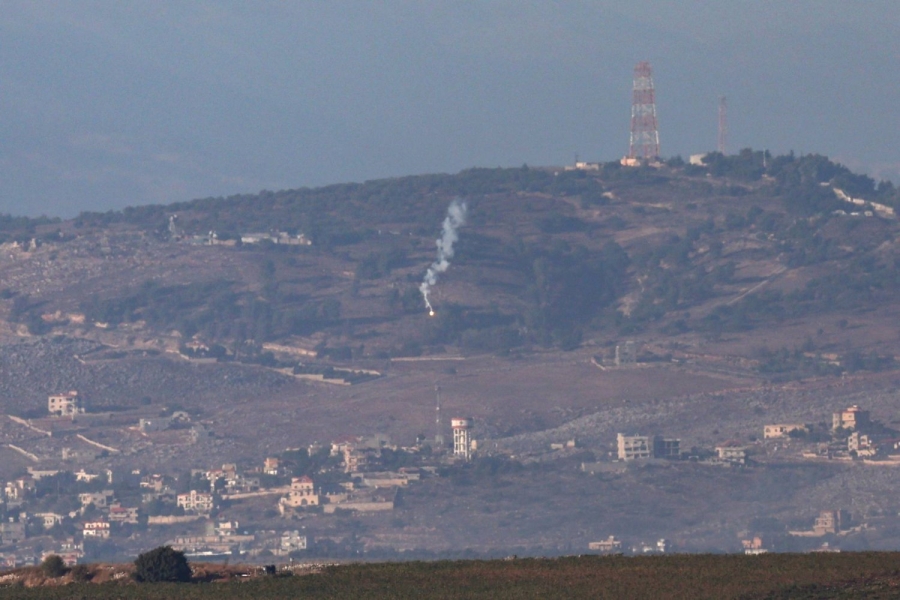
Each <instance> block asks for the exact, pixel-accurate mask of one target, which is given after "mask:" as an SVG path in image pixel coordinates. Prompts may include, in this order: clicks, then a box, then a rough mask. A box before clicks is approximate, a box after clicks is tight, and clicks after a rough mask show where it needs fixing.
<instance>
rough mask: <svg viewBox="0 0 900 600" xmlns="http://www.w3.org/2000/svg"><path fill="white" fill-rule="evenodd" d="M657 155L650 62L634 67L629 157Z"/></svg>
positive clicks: (657, 144) (654, 99)
mask: <svg viewBox="0 0 900 600" xmlns="http://www.w3.org/2000/svg"><path fill="white" fill-rule="evenodd" d="M657 157H659V127H658V125H657V122H656V92H654V91H653V69H652V68H651V67H650V63H648V62H646V61H644V62H639V63H638V64H637V65H636V66H635V67H634V93H633V95H632V102H631V146H630V148H629V150H628V158H630V159H637V158H643V159H647V160H649V159H653V158H657Z"/></svg>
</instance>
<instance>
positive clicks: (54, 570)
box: [41, 554, 66, 577]
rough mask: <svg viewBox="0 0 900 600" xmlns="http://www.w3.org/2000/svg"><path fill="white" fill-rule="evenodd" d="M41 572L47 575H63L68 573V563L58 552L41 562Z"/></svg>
mask: <svg viewBox="0 0 900 600" xmlns="http://www.w3.org/2000/svg"><path fill="white" fill-rule="evenodd" d="M41 572H42V573H43V574H44V575H45V576H47V577H62V576H63V575H65V574H66V563H64V562H63V559H62V558H60V557H59V556H57V555H56V554H51V555H50V556H48V557H47V558H45V559H44V562H42V563H41Z"/></svg>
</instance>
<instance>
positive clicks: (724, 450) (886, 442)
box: [581, 405, 900, 555]
mask: <svg viewBox="0 0 900 600" xmlns="http://www.w3.org/2000/svg"><path fill="white" fill-rule="evenodd" d="M762 434H763V435H762V438H760V439H757V438H756V436H751V439H753V440H754V441H753V442H752V443H751V444H743V443H740V442H737V441H726V442H723V443H721V444H719V445H717V446H716V447H715V448H714V449H713V451H710V450H709V449H704V448H696V447H693V448H691V449H689V450H687V451H683V450H682V449H681V447H680V440H678V439H669V438H665V437H663V436H659V435H656V436H646V435H625V434H622V433H619V434H618V435H617V440H616V451H615V453H610V455H611V458H613V460H612V461H610V462H596V463H582V465H581V469H582V471H584V472H587V473H591V474H593V473H599V472H615V471H617V470H621V469H622V468H623V466H624V465H625V464H627V463H633V462H647V461H673V460H689V461H692V462H695V463H698V464H705V465H709V466H722V467H734V468H752V467H765V466H766V465H767V464H774V463H779V462H782V463H783V462H791V461H825V462H830V461H836V462H855V463H858V464H863V465H869V466H875V467H896V466H900V432H898V431H896V430H894V429H891V428H889V427H886V426H885V425H883V424H882V423H880V422H878V421H875V420H873V419H872V417H871V414H870V412H869V411H867V410H864V409H862V408H861V407H859V406H857V405H852V406H849V407H847V408H845V409H843V410H838V411H836V412H834V413H833V414H832V420H831V423H830V427H828V426H827V424H826V423H822V424H819V425H818V426H816V425H812V424H804V423H774V424H769V425H765V426H764V428H763V432H762ZM867 528H868V525H867V524H866V523H858V522H854V521H853V520H852V517H851V515H850V513H849V511H848V510H846V509H844V508H828V509H824V510H820V511H819V514H818V515H817V516H815V518H814V521H813V524H812V527H810V528H809V529H803V530H785V531H782V532H776V533H771V532H770V533H766V534H762V533H759V532H754V531H745V532H744V533H745V534H746V535H745V536H744V539H741V547H742V549H743V552H744V553H745V554H751V555H752V554H764V553H767V552H772V551H782V552H784V551H812V552H840V549H839V547H836V544H835V543H836V542H838V543H839V541H840V538H842V537H845V536H848V535H850V534H853V533H859V532H861V531H864V530H866V529H867ZM826 536H827V537H826ZM670 546H671V544H669V543H668V541H667V540H665V539H662V538H661V539H659V540H658V541H657V543H656V544H652V543H646V542H639V543H638V544H637V545H634V546H632V547H631V548H630V553H632V554H647V553H663V552H665V551H666V548H667V547H670ZM589 548H590V549H591V550H595V551H598V552H600V553H623V552H629V548H628V546H627V545H623V541H622V540H621V539H619V538H617V537H616V536H614V535H610V536H609V537H608V538H607V539H604V540H600V541H596V542H591V543H590V544H589Z"/></svg>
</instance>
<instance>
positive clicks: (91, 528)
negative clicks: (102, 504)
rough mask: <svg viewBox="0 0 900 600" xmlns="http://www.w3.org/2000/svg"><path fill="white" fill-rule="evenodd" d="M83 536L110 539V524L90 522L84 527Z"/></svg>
mask: <svg viewBox="0 0 900 600" xmlns="http://www.w3.org/2000/svg"><path fill="white" fill-rule="evenodd" d="M81 533H82V535H84V537H86V538H89V537H90V538H101V539H108V538H109V523H107V522H106V521H88V522H87V523H85V524H84V525H83V526H82V529H81Z"/></svg>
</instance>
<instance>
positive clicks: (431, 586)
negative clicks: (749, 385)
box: [0, 552, 900, 600]
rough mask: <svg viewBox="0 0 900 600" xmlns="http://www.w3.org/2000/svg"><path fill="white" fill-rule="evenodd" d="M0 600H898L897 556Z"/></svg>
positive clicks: (431, 571) (619, 565)
mask: <svg viewBox="0 0 900 600" xmlns="http://www.w3.org/2000/svg"><path fill="white" fill-rule="evenodd" d="M0 597H3V598H48V599H49V598H74V599H78V598H85V599H87V598H92V599H93V598H129V599H132V598H136V599H139V598H152V599H157V598H159V599H163V598H165V599H168V598H185V599H190V598H215V599H216V600H226V599H228V598H341V599H344V598H359V599H364V598H392V599H395V598H417V599H418V598H490V599H492V600H493V599H503V598H616V599H622V598H691V599H695V598H760V599H762V598H772V599H776V598H879V599H880V598H900V553H887V552H882V553H874V552H873V553H843V554H794V555H791V554H781V555H778V554H769V555H763V556H751V557H745V556H740V555H679V556H666V557H639V558H624V557H593V556H589V557H571V558H560V559H521V560H508V561H459V562H450V561H442V562H430V563H423V562H411V563H382V564H355V565H346V566H339V567H329V568H327V569H325V571H323V572H321V573H317V574H312V575H302V576H301V575H297V576H284V577H282V576H272V577H265V576H261V577H255V578H252V579H247V580H243V581H240V580H231V581H228V582H224V581H222V582H214V583H190V584H140V585H139V584H135V583H131V582H129V583H125V582H124V581H120V582H114V583H104V584H91V583H81V584H68V585H56V586H42V587H34V588H27V587H21V586H11V587H3V588H0Z"/></svg>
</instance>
